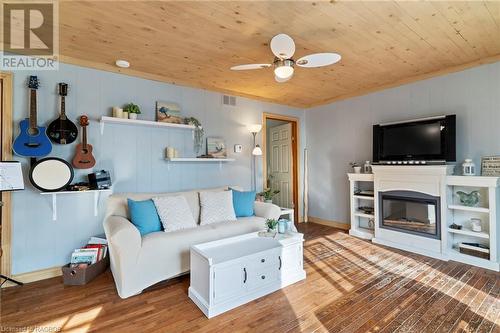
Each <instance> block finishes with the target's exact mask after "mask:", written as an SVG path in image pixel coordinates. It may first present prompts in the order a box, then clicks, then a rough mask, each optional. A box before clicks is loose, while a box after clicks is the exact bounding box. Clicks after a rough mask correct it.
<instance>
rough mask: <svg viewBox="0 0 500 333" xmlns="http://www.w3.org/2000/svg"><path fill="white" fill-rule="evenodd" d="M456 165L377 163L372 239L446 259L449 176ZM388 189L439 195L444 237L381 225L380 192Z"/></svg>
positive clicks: (375, 169)
mask: <svg viewBox="0 0 500 333" xmlns="http://www.w3.org/2000/svg"><path fill="white" fill-rule="evenodd" d="M453 168H454V166H453V165H433V166H430V165H429V166H394V165H391V166H386V165H383V166H382V165H374V166H373V189H374V199H375V203H374V207H375V214H374V215H375V230H374V238H373V239H372V241H373V242H374V243H377V244H381V245H387V246H391V247H395V248H398V249H401V250H406V251H411V252H415V253H419V254H423V255H426V256H429V257H433V258H438V259H445V258H446V252H447V249H446V244H447V242H446V231H443V226H446V207H447V206H446V177H447V176H448V175H451V174H452V173H453ZM387 191H414V192H420V193H424V194H428V195H432V196H435V197H439V198H440V206H441V207H440V212H441V214H440V215H441V216H440V217H441V240H439V239H432V238H427V237H422V236H417V235H412V234H408V233H402V232H398V231H394V230H388V229H385V228H380V214H379V209H378V207H380V202H379V197H380V195H379V194H380V193H381V192H387Z"/></svg>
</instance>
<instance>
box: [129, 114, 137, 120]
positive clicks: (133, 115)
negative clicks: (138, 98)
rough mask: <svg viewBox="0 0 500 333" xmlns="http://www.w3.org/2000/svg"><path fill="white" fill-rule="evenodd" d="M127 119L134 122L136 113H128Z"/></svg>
mask: <svg viewBox="0 0 500 333" xmlns="http://www.w3.org/2000/svg"><path fill="white" fill-rule="evenodd" d="M128 119H134V120H136V119H137V113H129V114H128Z"/></svg>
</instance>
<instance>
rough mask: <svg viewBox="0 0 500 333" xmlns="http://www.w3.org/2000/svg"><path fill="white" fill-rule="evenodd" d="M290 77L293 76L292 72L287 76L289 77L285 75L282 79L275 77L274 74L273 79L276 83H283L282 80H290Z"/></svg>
mask: <svg viewBox="0 0 500 333" xmlns="http://www.w3.org/2000/svg"><path fill="white" fill-rule="evenodd" d="M292 77H293V74H292V75H290V76H289V77H287V78H284V79H282V78H280V77H277V76H276V75H275V76H274V79H275V80H276V82H278V83H283V82H286V81H288V80H290V79H291V78H292Z"/></svg>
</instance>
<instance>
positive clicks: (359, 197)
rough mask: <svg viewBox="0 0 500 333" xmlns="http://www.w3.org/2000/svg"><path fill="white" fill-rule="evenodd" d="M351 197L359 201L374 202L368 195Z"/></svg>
mask: <svg viewBox="0 0 500 333" xmlns="http://www.w3.org/2000/svg"><path fill="white" fill-rule="evenodd" d="M353 197H354V198H356V199H361V200H370V201H373V200H375V198H374V197H370V196H368V195H353Z"/></svg>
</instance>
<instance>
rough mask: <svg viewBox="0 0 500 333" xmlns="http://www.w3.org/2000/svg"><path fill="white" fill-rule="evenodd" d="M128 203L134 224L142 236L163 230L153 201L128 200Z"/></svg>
mask: <svg viewBox="0 0 500 333" xmlns="http://www.w3.org/2000/svg"><path fill="white" fill-rule="evenodd" d="M127 202H128V209H129V211H130V219H131V221H132V224H133V225H135V226H136V228H137V229H138V230H139V232H140V234H141V236H144V235H147V234H149V233H151V232H156V231H161V230H162V229H163V228H162V225H161V222H160V218H159V217H158V213H157V211H156V207H155V205H154V203H153V201H152V200H144V201H134V200H132V199H128V200H127Z"/></svg>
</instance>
